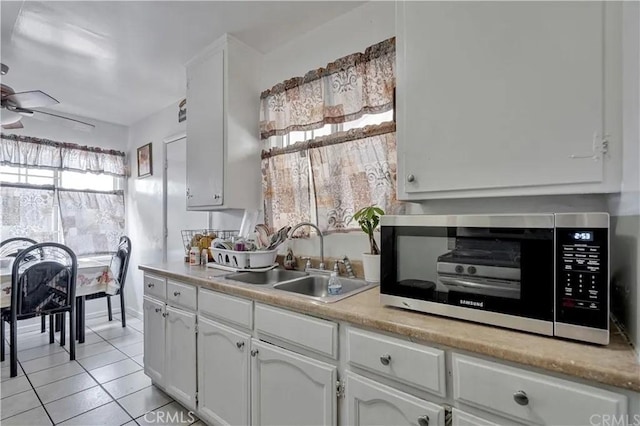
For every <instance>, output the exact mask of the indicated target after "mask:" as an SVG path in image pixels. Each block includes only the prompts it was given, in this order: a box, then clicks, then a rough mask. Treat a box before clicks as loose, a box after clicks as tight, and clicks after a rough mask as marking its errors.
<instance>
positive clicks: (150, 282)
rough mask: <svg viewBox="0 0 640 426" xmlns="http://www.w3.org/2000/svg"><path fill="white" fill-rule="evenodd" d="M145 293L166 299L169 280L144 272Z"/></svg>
mask: <svg viewBox="0 0 640 426" xmlns="http://www.w3.org/2000/svg"><path fill="white" fill-rule="evenodd" d="M144 294H145V295H147V296H155V297H159V298H160V299H162V300H164V299H166V297H167V280H166V279H164V278H162V277H158V276H155V275H150V274H147V273H145V274H144Z"/></svg>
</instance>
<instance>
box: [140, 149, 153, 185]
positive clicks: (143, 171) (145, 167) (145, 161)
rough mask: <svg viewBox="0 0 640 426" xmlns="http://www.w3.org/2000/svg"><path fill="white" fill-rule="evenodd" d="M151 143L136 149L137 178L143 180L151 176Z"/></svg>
mask: <svg viewBox="0 0 640 426" xmlns="http://www.w3.org/2000/svg"><path fill="white" fill-rule="evenodd" d="M151 154H152V151H151V142H149V143H148V144H146V145H142V146H141V147H140V148H138V156H137V157H138V177H139V178H143V177H147V176H151V175H152V174H153V157H152V155H151Z"/></svg>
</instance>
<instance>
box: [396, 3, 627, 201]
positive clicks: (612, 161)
mask: <svg viewBox="0 0 640 426" xmlns="http://www.w3.org/2000/svg"><path fill="white" fill-rule="evenodd" d="M396 19H397V33H398V34H397V115H396V117H397V138H398V196H399V198H401V199H404V200H418V199H429V198H454V197H456V198H457V197H484V196H503V195H504V196H507V195H533V194H561V193H586V192H615V191H618V190H619V187H620V170H619V169H620V167H619V165H620V159H621V152H620V149H621V144H620V142H619V140H620V131H619V125H620V121H619V120H620V119H619V116H620V106H619V101H618V102H616V99H618V100H619V97H620V88H619V85H618V84H617V83H616V82H617V81H619V78H618V77H617V76H619V73H620V65H619V59H620V56H619V55H620V52H619V49H620V43H619V29H618V28H617V26H616V22H618V21H619V19H620V9H619V5H615V4H613V5H609V4H607V5H604V4H603V3H599V2H399V3H398V5H397V10H396ZM616 20H617V21H616ZM605 135H609V136H605ZM605 137H606V138H607V139H608V141H609V143H608V153H607V154H606V155H603V154H602V151H603V150H606V149H607V143H606V142H603V141H604V139H605Z"/></svg>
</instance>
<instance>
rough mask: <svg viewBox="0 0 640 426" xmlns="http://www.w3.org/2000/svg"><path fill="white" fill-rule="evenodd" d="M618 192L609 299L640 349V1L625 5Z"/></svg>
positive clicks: (613, 201) (612, 205) (613, 209)
mask: <svg viewBox="0 0 640 426" xmlns="http://www.w3.org/2000/svg"><path fill="white" fill-rule="evenodd" d="M623 16H624V18H623V19H624V20H623V76H622V84H623V92H622V93H623V100H622V101H623V117H622V120H623V121H622V125H623V143H624V160H623V169H622V192H621V193H620V194H616V195H614V196H611V197H610V200H609V204H610V212H611V215H612V221H611V223H612V228H611V229H612V246H611V262H612V271H613V279H612V298H613V302H614V309H615V313H616V316H618V318H619V319H620V320H621V321H622V322H623V323H624V324H625V326H626V327H627V329H628V332H629V334H630V336H631V338H632V340H633V341H634V342H635V344H636V347H638V346H640V315H639V314H638V309H639V308H640V288H639V287H640V267H638V264H640V170H639V169H640V167H639V165H640V3H638V2H625V3H624V5H623Z"/></svg>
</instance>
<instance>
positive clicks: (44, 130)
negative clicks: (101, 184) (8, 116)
mask: <svg viewBox="0 0 640 426" xmlns="http://www.w3.org/2000/svg"><path fill="white" fill-rule="evenodd" d="M65 115H66V116H68V117H69V118H73V119H76V120H80V121H84V122H86V123H90V124H93V125H95V126H96V127H95V128H94V129H93V131H91V132H82V131H79V130H74V129H72V128H70V127H66V126H64V125H62V124H59V122H58V121H40V120H36V119H35V118H28V117H25V118H23V119H22V124H23V125H24V129H8V130H4V129H3V130H2V132H3V133H7V134H16V135H24V136H33V137H36V138H43V139H49V140H53V141H56V142H69V143H76V144H78V145H87V146H98V147H100V148H107V149H117V150H119V151H124V152H126V151H127V149H128V146H129V138H128V128H127V127H126V126H121V125H119V124H113V123H107V122H105V121H98V120H93V119H89V118H85V117H79V116H76V115H69V114H65Z"/></svg>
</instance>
